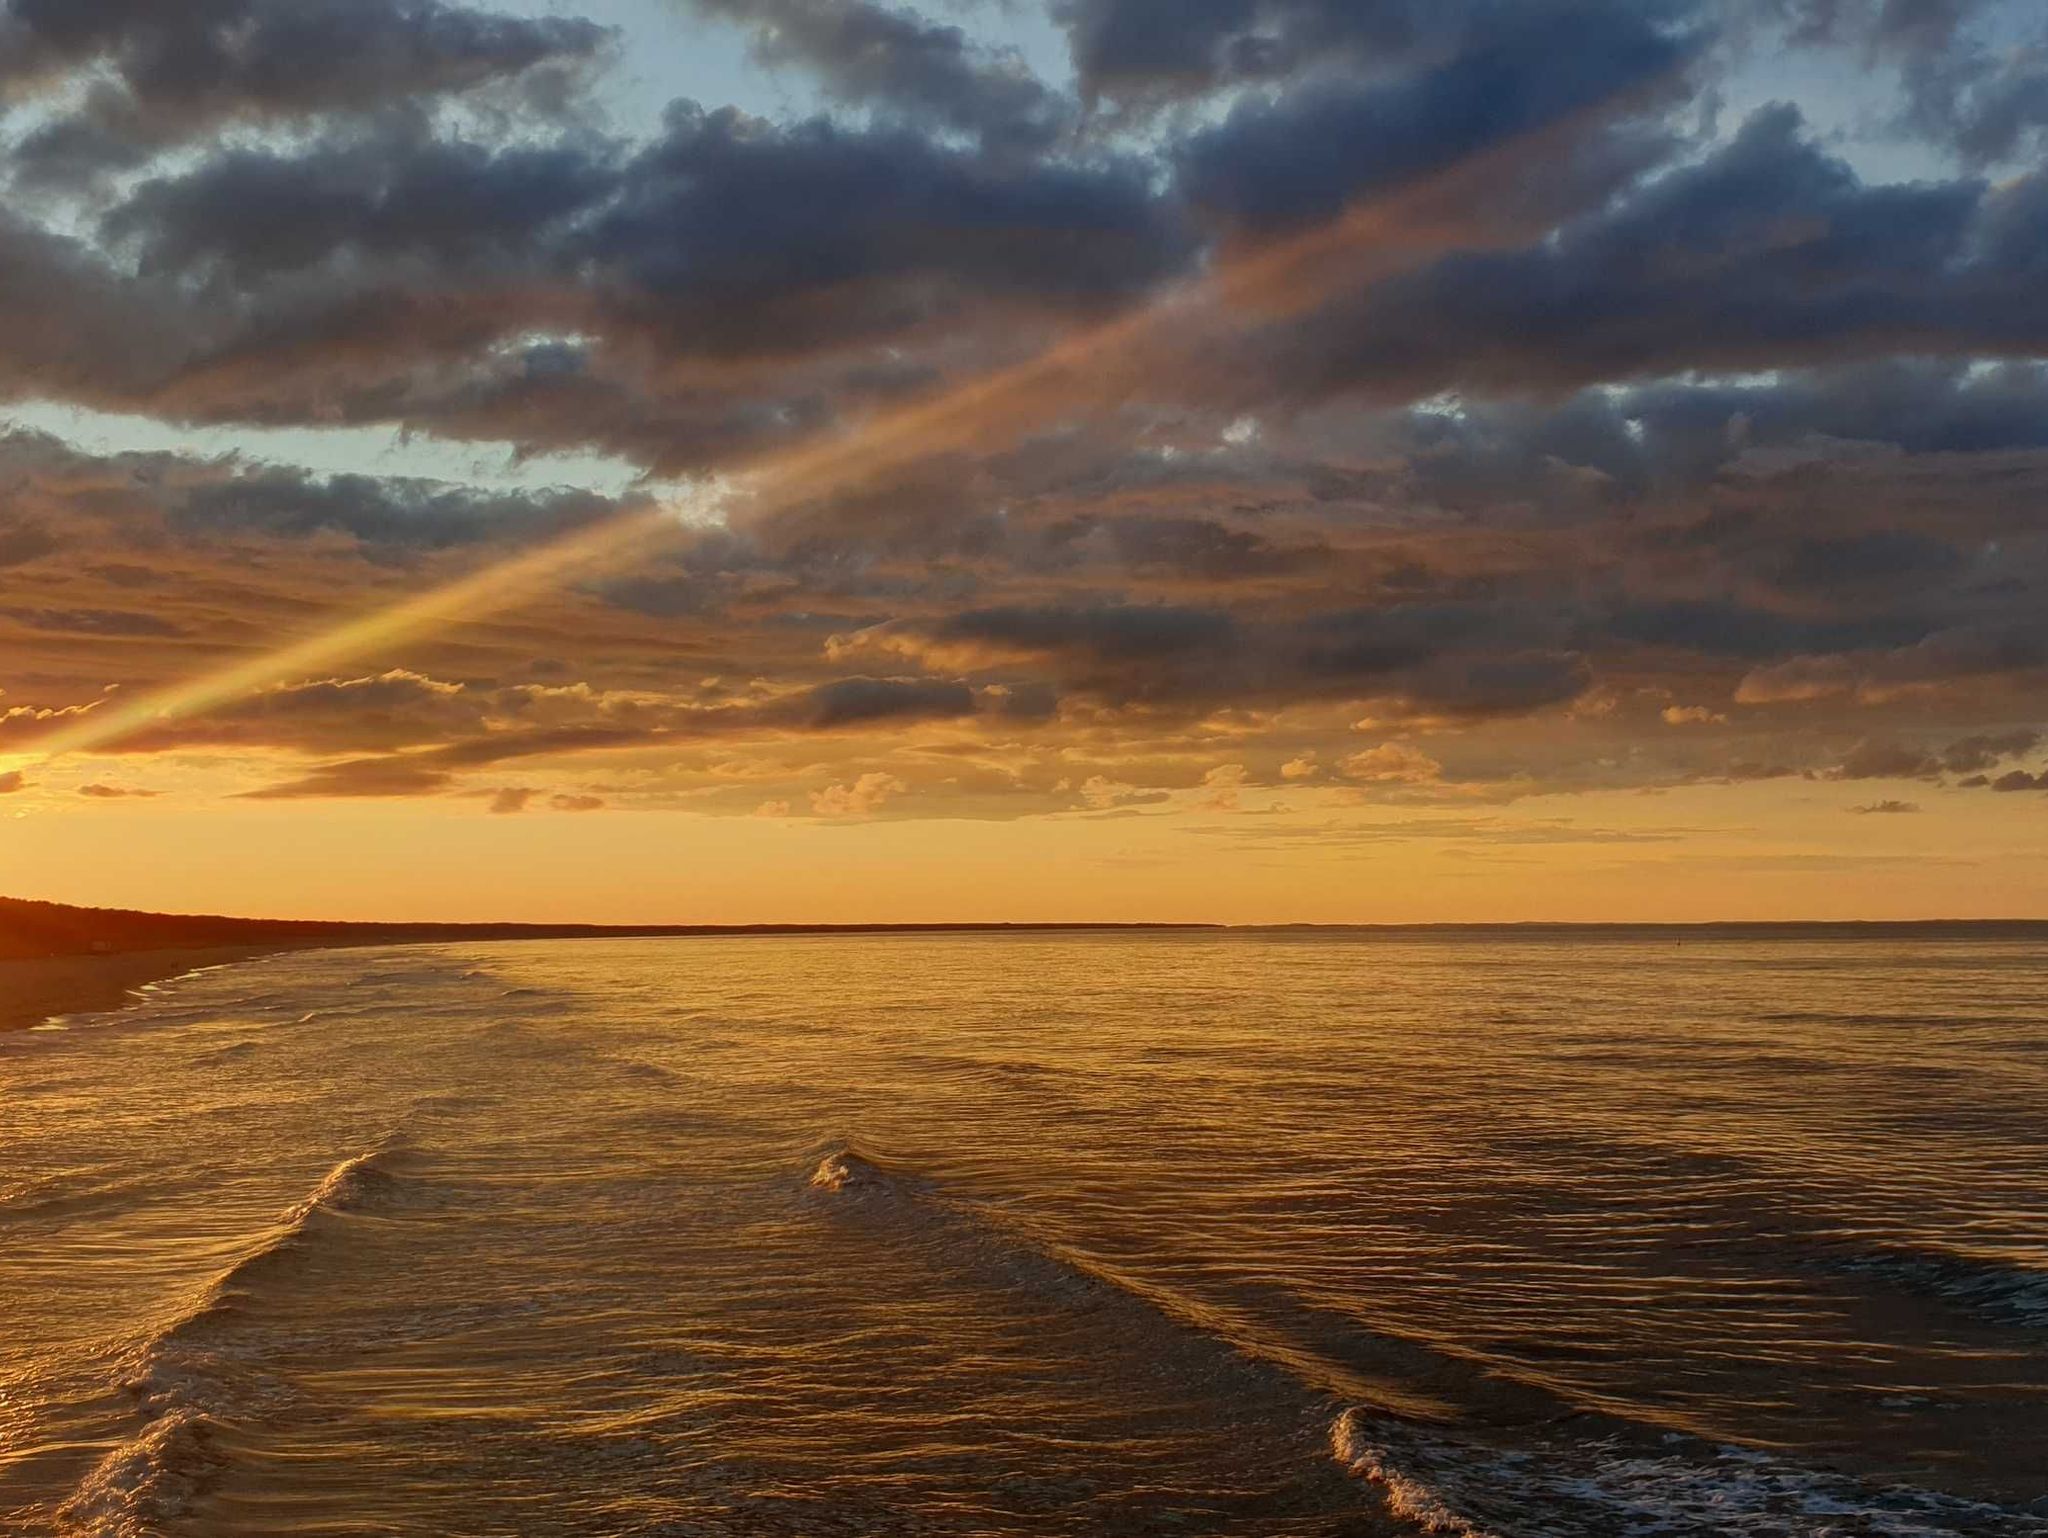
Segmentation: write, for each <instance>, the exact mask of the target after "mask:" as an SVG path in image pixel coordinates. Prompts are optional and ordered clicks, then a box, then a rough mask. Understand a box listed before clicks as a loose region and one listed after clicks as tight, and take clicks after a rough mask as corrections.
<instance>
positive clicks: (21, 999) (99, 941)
mask: <svg viewBox="0 0 2048 1538" xmlns="http://www.w3.org/2000/svg"><path fill="white" fill-rule="evenodd" d="M1086 933H1183V934H1188V933H1192V934H1215V935H1230V934H1271V935H1288V934H1303V935H1315V934H1360V935H1380V936H1386V937H1388V938H1399V937H1401V936H1404V935H1415V936H1428V935H1458V934H1470V935H1500V936H1523V937H1529V938H1538V937H1544V936H1556V937H1560V938H1576V939H1581V940H1587V941H1597V940H1601V939H1622V938H1627V937H1630V936H1640V935H1655V936H1658V937H1662V938H1669V939H1672V940H1678V941H1682V940H1684V939H1686V938H1689V937H1697V938H1700V939H1703V940H1705V939H1742V938H1756V939H1768V938H1774V937H1776V938H1794V937H1807V938H1812V939H1842V940H1878V941H1883V940H1906V939H1915V938H1919V939H1940V938H1957V939H1961V938H1977V939H2013V940H2040V941H2043V942H2048V919H1900V920H1812V921H1806V920H1779V921H1742V920H1728V921H1709V922H1698V923H1676V924H1658V923H1552V922H1541V921H1538V922H1524V923H1427V924H1260V925H1227V924H1200V923H1108V922H1103V923H1091V922H1085V921H1084V922H1070V923H907V924H518V923H475V924H451V923H389V924H382V923H361V922H339V921H338V922H323V921H319V920H303V919H247V918H232V917H227V916H223V915H216V914H174V913H146V912H141V911H137V910H132V909H119V908H82V907H73V906H70V905H68V904H63V903H48V902H35V901H29V900H25V899H20V898H5V897H0V1031H8V1030H19V1029H23V1028H26V1027H32V1026H34V1025H37V1024H39V1023H41V1022H42V1021H44V1020H46V1019H48V1018H50V1017H51V1016H53V1015H62V1014H74V1013H83V1012H90V1011H99V1010H108V1009H116V1008H119V1007H120V1006H121V1005H122V1003H123V1002H124V1001H126V1000H127V999H128V998H129V997H130V996H131V995H132V994H133V993H134V991H135V990H137V989H139V988H142V987H144V986H146V985H148V984H150V983H154V982H161V981H163V980H165V979H167V978H171V977H177V976H181V975H183V974H185V973H187V972H191V971H195V970H197V969H199V968H202V967H207V966H216V965H226V964H229V963H232V962H237V961H247V960H253V959H255V958H256V957H258V956H264V955H271V954H275V953H277V952H280V951H289V950H305V949H335V948H341V947H353V946H381V945H423V944H437V943H460V942H471V943H474V942H480V941H518V940H604V939H688V938H700V939H716V938H745V937H748V936H759V937H771V936H803V935H823V936H829V935H948V934H963V935H973V934H1086Z"/></svg>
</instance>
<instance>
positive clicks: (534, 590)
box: [6, 158, 1487, 765]
mask: <svg viewBox="0 0 2048 1538" xmlns="http://www.w3.org/2000/svg"><path fill="white" fill-rule="evenodd" d="M1486 169H1487V168H1486V166H1485V164H1484V160H1483V158H1482V160H1481V161H1475V162H1469V163H1467V165H1466V166H1464V167H1461V168H1459V169H1458V170H1457V171H1455V172H1452V173H1447V174H1446V175H1445V176H1441V177H1437V178H1433V179H1428V180H1425V181H1424V182H1422V183H1420V184H1417V185H1413V186H1411V187H1409V188H1407V189H1405V190H1404V191H1403V192H1402V193H1401V194H1399V195H1397V196H1394V197H1390V198H1387V199H1383V200H1380V201H1378V202H1368V203H1363V204H1360V205H1358V206H1356V207H1354V208H1353V209H1351V210H1350V212H1348V213H1347V214H1345V215H1344V216H1342V217H1340V218H1338V219H1335V220H1332V221H1331V222H1330V223H1328V224H1327V225H1323V226H1319V227H1317V228H1315V229H1312V230H1310V231H1308V232H1307V233H1305V234H1302V235H1298V236H1295V237H1292V238H1289V239H1284V240H1280V241H1277V242H1275V243H1273V244H1271V245H1268V246H1266V247H1263V248H1258V249H1254V250H1251V251H1248V252H1244V253H1240V254H1236V255H1232V256H1227V257H1225V258H1223V259H1220V260H1219V261H1218V262H1217V263H1216V264H1215V265H1214V266H1213V267H1212V269H1211V270H1210V271H1209V272H1208V273H1206V274H1205V275H1204V276H1202V277H1201V278H1199V279H1196V280H1194V281H1193V282H1191V283H1189V284H1186V285H1183V286H1182V287H1180V288H1178V289H1176V290H1174V291H1173V292H1170V293H1168V294H1166V295H1165V296H1163V297H1161V298H1159V299H1157V300H1155V301H1153V302H1152V303H1150V304H1147V305H1145V306H1143V307H1141V308H1138V309H1136V310H1133V311H1131V312H1130V313H1127V314H1125V315H1123V316H1120V317H1118V318H1116V319H1114V320H1111V321H1108V322H1106V323H1104V324H1102V325H1099V326H1096V327H1093V328H1090V329H1087V330H1083V331H1080V332H1078V333H1076V334H1074V335H1072V336H1069V337H1067V338H1065V339H1064V340H1062V341H1059V342H1057V343H1056V344H1054V345H1053V346H1051V347H1049V348H1048V349H1046V350H1045V351H1044V352H1042V353H1040V354H1038V355H1036V356H1034V357H1032V358H1030V359H1029V360H1027V361H1025V362H1023V363H1020V364H1017V365H1015V366H1013V367H1010V368H1006V369H1001V370H997V371H995V372H992V373H990V374H987V375H984V376H981V377H978V378H976V379H973V380H970V381H968V382H966V383H964V384H960V385H957V386H954V387H952V388H950V389H947V390H944V391H942V392H941V393H939V394H937V395H936V396H933V397H931V398H929V399H926V400H924V401H921V402H917V403H914V404H911V405H908V406H904V407H900V408H896V409H894V410H890V411H885V412H882V413H879V414H877V415H876V416H874V417H872V418H870V419H868V420H867V421H865V422H862V423H860V424H858V425H856V426H854V427H851V428H848V429H845V430H842V431H838V432H833V433H829V434H826V435H824V436H822V437H820V438H817V439H814V440H812V441H809V442H806V443H803V444H800V445H797V446H796V447H793V448H790V449H787V450H783V451H780V452H778V453H775V454H772V455H769V456H766V457H764V458H763V459H761V460H759V461H757V462H755V463H754V464H753V465H751V466H748V467H746V468H744V469H742V470H740V471H738V472H736V475H735V478H734V479H735V488H734V492H733V494H732V497H731V498H730V502H731V505H732V507H733V509H734V510H735V511H736V512H738V513H739V514H740V516H743V517H746V516H753V517H758V516H762V515H764V514H767V513H770V512H772V511H774V510H775V509H777V508H783V507H788V506H791V505H794V504H797V503H801V502H804V501H806V500H809V499H811V498H815V497H817V496H819V495H822V494H824V493H826V492H829V491H834V490H838V489H842V488H845V487H847V486H852V485H858V484H861V483H863V482H867V481H872V480H874V479H876V478H878V477H881V476H885V475H887V474H889V473H891V472H893V471H898V470H902V469H904V468H907V467H909V466H911V465H914V464H916V463H918V462H920V461H922V460H925V459H928V458H931V457H933V456H935V455H940V454H948V453H959V452H964V451H973V450H976V449H984V448H987V447H988V446H990V445H991V444H992V443H993V442H996V441H1006V442H1008V441H1015V440H1016V439H1017V438H1018V437H1020V436H1021V435H1023V434H1024V433H1026V432H1028V431H1030V430H1031V429H1033V428H1034V427H1037V426H1041V425H1043V424H1044V423H1046V422H1047V421H1049V420H1051V419H1053V418H1055V417H1057V416H1059V415H1061V414H1063V413H1065V412H1068V411H1071V410H1072V409H1074V408H1075V407H1076V406H1077V405H1080V404H1084V403H1100V402H1104V401H1108V400H1113V399H1114V398H1115V397H1116V396H1117V394H1118V393H1119V391H1121V390H1122V389H1124V388H1125V387H1126V385H1127V384H1128V383H1130V382H1134V381H1135V380H1137V379H1138V378H1140V377H1142V376H1143V375H1144V374H1145V373H1146V371H1147V370H1149V369H1156V368H1157V367H1159V365H1160V364H1161V363H1162V362H1163V361H1165V360H1167V359H1168V358H1170V357H1171V356H1172V355H1173V354H1175V353H1185V352H1186V351H1187V350H1188V349H1189V348H1190V345H1191V343H1192V342H1193V341H1194V340H1195V339H1196V338H1197V337H1199V336H1200V335H1202V334H1203V333H1204V331H1205V328H1213V327H1214V326H1215V325H1217V324H1218V323H1219V322H1225V323H1227V322H1229V321H1230V320H1231V319H1233V318H1234V317H1241V316H1242V315H1243V314H1244V313H1245V312H1247V311H1249V312H1253V313H1256V314H1259V315H1261V316H1262V317H1264V318H1268V319H1270V318H1273V317H1276V316H1282V315H1286V314H1288V313H1292V312H1296V311H1299V310H1301V309H1304V308H1306V307H1308V306H1309V305H1311V304H1313V303H1314V302H1315V301H1316V300H1317V299H1318V298H1320V297H1321V296H1323V295H1325V294H1327V293H1329V292H1330V291H1331V290H1332V289H1333V288H1334V287H1336V286H1337V285H1339V284H1358V283H1366V282H1371V281H1374V280H1376V279H1379V278H1381V277H1384V276H1386V275H1387V274H1389V273H1391V272H1393V271H1396V270H1399V269H1400V268H1402V267H1404V266H1406V265H1409V264H1410V263H1412V262H1413V261H1415V260H1416V259H1418V258H1419V256H1420V255H1421V254H1422V253H1423V252H1425V251H1427V250H1429V249H1432V248H1433V247H1434V246H1435V244H1436V241H1437V240H1438V239H1439V238H1440V237H1441V236H1442V234H1443V227H1442V220H1443V219H1444V217H1445V214H1444V211H1445V210H1446V209H1447V208H1454V207H1456V206H1457V205H1458V203H1459V202H1460V201H1461V198H1462V197H1463V196H1467V195H1469V193H1470V191H1471V187H1470V185H1461V184H1470V183H1472V182H1474V181H1475V180H1483V174H1484V172H1485V171H1486ZM688 526H689V525H688V521H687V520H686V518H685V517H684V515H683V514H682V512H681V511H680V510H679V509H677V508H675V507H673V506H666V505H662V506H652V507H648V506H640V507H635V508H633V509H631V510H630V511H628V512H625V513H622V514H619V515H617V516H614V517H612V518H609V519H606V520H604V521H601V522H598V523H595V524H591V525H588V526H586V527H584V528H581V529H578V530H576V531H574V532H572V533H569V534H566V535H563V536H561V537H559V538H557V539H554V540H552V541H549V542H547V543H545V544H541V545H538V546H536V547H534V548H532V549H529V550H525V551H522V552H520V553H519V554H516V555H513V556H510V557H508V558H506V559H504V560H501V561H498V562H495V563H493V564H491V565H488V566H485V567H483V568H481V569H479V570H477V571H475V572H472V573H470V574H469V575H467V576H464V577H461V578H458V579H456V580H455V581H452V582H449V583H447V584H445V585H443V586H441V587H436V588H432V589H429V590H427V591H425V592H422V593H419V594H416V595H415V596H413V597H410V598H406V599H401V600H400V601H398V602H396V603H393V604H391V605H389V606H387V607H384V608H381V609H378V610H376V611H374V612H372V613H369V614H364V615H360V616H358V617H355V618H352V619H348V620H345V621H343V622H341V623H339V624H336V625H334V626H332V627H331V628H328V629H324V630H321V631H318V632H316V633H314V634H312V635H309V636H305V637H303V638H301V639H298V640H295V641H291V642H289V643H287V644H285V645H283V646H281V647H278V648H276V649H274V650H272V651H268V652H264V653H262V654H260V655H257V656H253V657H247V658H244V659H241V660H238V661H235V662H232V663H230V664H228V665H227V666H225V667H222V668H220V669H218V670H217V671H214V672H210V673H206V674H203V675H201V676H199V677H197V678H193V679H190V680H187V681H185V682H182V683H177V684H172V685H169V686H167V687H164V688H162V689H158V690H155V691H153V692H151V693H149V694H146V695H142V696H140V697H138V698H136V699H133V700H129V701H120V702H116V701H113V700H110V701H109V703H108V704H106V705H104V706H101V707H99V708H97V709H94V710H92V711H90V712H88V713H86V714H84V715H81V716H77V717H74V718H72V719H70V720H68V721H67V722H66V723H65V724H64V725H63V726H61V727H58V728H56V729H54V730H52V731H50V732H48V733H46V734H45V735H43V736H42V737H40V738H38V739H36V740H34V741H33V742H31V743H29V744H26V745H24V747H23V748H21V749H18V750H16V751H15V753H14V754H13V755H11V756H10V757H9V758H8V759H7V760H6V762H8V763H12V764H15V765H23V764H28V763H32V762H40V761H47V760H49V759H51V758H55V757H59V756H63V755H68V754H76V753H90V752H95V751H100V750H104V749H108V748H112V747H116V746H118V745H120V744H121V743H123V742H124V741H126V740H128V739H130V738H133V737H135V736H137V735H139V734H141V733H143V732H145V731H148V730H150V729H151V728H154V727H157V726H159V725H162V724H164V723H167V722H171V721H177V720H182V719H189V718H191V717H194V716H199V715H203V714H204V713H205V712H207V711H209V710H212V709H215V708H217V707H219V706H221V705H224V704H228V703H230V702H232V701H234V700H237V699H241V698H244V697H246V696H249V695H252V694H257V693H260V692H262V691H263V690H265V689H270V688H275V687H277V686H279V685H281V684H285V683H288V682H292V681H296V680H299V679H303V678H306V677H309V676H312V675H315V674H317V673H319V672H320V671H321V670H323V669H330V668H334V667H337V666H341V665H344V664H347V663H351V662H357V661H360V660H362V659H364V658H366V657H371V656H374V655H376V654H378V653H387V652H388V651H389V649H390V648H392V647H395V646H397V645H398V644H400V643H402V642H404V641H407V640H410V639H413V638H416V637H418V636H421V635H424V634H428V633H430V632H434V631H438V630H443V629H446V628H448V627H450V626H452V625H456V624H460V623H463V622H465V621H475V620H479V619H483V618H486V617H488V616H490V615H492V614H496V613H501V612H503V611H504V610H506V609H509V608H511V607H513V606H515V605H517V604H519V603H522V602H524V601H525V600H527V599H530V598H533V597H536V596H538V595H539V594H541V593H544V592H547V591H550V590H553V589H556V588H559V587H561V586H563V585H565V584H567V583H570V582H574V581H578V580H582V579H586V578H589V577H593V576H597V575H601V574H603V573H605V572H609V571H617V570H620V569H623V568H624V567H626V566H627V565H629V564H631V563H632V562H634V561H637V560H639V559H641V558H643V557H644V556H645V555H646V554H647V553H648V551H649V550H650V549H651V548H652V547H654V546H656V545H658V544H660V543H662V542H664V541H668V540H673V539H675V538H677V537H679V535H681V534H682V533H683V532H685V531H686V530H687V528H688Z"/></svg>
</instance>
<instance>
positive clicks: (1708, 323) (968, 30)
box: [0, 0, 2048, 922]
mask: <svg viewBox="0 0 2048 1538" xmlns="http://www.w3.org/2000/svg"><path fill="white" fill-rule="evenodd" d="M2044 157H2048V12H2044V8H2043V7H2041V6H2040V5H2039V4H2038V3H2036V0H2012V3H1999V0H1718V3H1716V0H1005V3H998V0H985V3H977V0H928V3H927V4H926V5H925V6H924V7H923V8H921V9H910V8H906V7H902V6H898V5H895V4H891V3H881V0H480V3H479V5H478V7H477V8H471V7H469V6H467V5H463V4H458V3H454V0H445V3H444V0H178V3H175V4H167V3H163V0H0V177H4V178H5V179H6V198H5V204H4V210H0V892H5V893H7V894H9V895H15V896H24V897H45V898H54V899H59V900H63V901H71V902H84V903H95V904H117V905H122V906H142V907H157V908H174V909H185V910H195V909H198V910H208V911H236V912H244V913H260V914H275V915H285V916H331V917H354V918H389V919H407V918H477V919H482V918H508V919H509V918H516V919H532V920H612V921H635V920H644V921H649V922H654V921H702V922H744V921H758V920H790V921H832V922H844V921H862V920H984V919H987V920H1001V919H1021V920H1034V919H1060V920H1064V919H1076V920H1078V919H1098V918H1099V919H1120V920H1129V919H1148V918H1156V919H1207V920H1224V921H1233V922H1254V921H1297V920H1319V921H1387V920H1396V921H1403V920H1493V919H1501V920H1520V919H1671V920H1684V919H1708V918H1806V917H1814V918H1856V917H1864V918H1896V917H1916V916H2028V915H2048V836H2044V835H2048V739H2044V737H2043V735H2042V728H2043V726H2044V725H2048V704H2044V697H2043V693H2042V690H2043V686H2044V683H2048V511H2044V510H2048V368H2044V365H2043V364H2042V363H2041V362H2038V361H2036V360H2037V359H2038V358H2040V357H2042V356H2044V355H2048V158H2044Z"/></svg>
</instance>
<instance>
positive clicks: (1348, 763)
mask: <svg viewBox="0 0 2048 1538" xmlns="http://www.w3.org/2000/svg"><path fill="white" fill-rule="evenodd" d="M1443 771H1444V766H1443V765H1442V764H1440V763H1438V762H1437V761H1436V760H1435V759H1433V758H1431V757H1430V756H1429V755H1428V754H1427V753H1425V752H1423V751H1422V750H1421V749H1420V748H1416V747H1411V746H1410V745H1409V744H1407V743H1405V742H1383V743H1381V744H1380V745H1379V746H1378V747H1376V748H1367V749H1366V750H1365V751H1364V752H1362V753H1353V754H1352V755H1351V756H1350V757H1349V758H1347V759H1345V760H1344V776H1345V778H1346V779H1352V780H1360V781H1363V782H1365V783H1366V784H1371V785H1431V784H1434V783H1435V782H1436V781H1437V780H1439V779H1441V778H1442V777H1443Z"/></svg>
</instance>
